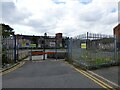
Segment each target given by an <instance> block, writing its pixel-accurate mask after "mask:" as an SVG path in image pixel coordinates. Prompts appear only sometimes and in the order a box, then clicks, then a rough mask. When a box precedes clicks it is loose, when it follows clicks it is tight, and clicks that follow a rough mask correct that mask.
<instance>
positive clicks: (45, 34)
mask: <svg viewBox="0 0 120 90" xmlns="http://www.w3.org/2000/svg"><path fill="white" fill-rule="evenodd" d="M46 36H47V33H44V46H43V52H44V54H43V60H45V39H46Z"/></svg>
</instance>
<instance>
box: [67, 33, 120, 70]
mask: <svg viewBox="0 0 120 90" xmlns="http://www.w3.org/2000/svg"><path fill="white" fill-rule="evenodd" d="M115 40H116V39H115V38H114V37H113V36H110V35H102V34H91V33H87V34H83V35H79V36H77V37H75V38H73V39H72V40H69V47H68V51H69V52H68V57H69V59H70V60H72V61H73V62H75V63H76V64H78V65H79V66H81V67H83V68H86V69H96V68H101V67H103V66H104V67H105V66H111V65H116V64H119V60H120V59H119V58H120V57H119V53H120V52H119V51H118V50H117V51H116V50H115V49H116V48H117V47H116V44H115Z"/></svg>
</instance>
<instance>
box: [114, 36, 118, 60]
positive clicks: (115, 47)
mask: <svg viewBox="0 0 120 90" xmlns="http://www.w3.org/2000/svg"><path fill="white" fill-rule="evenodd" d="M114 50H115V51H114V59H115V61H117V42H116V35H115V36H114Z"/></svg>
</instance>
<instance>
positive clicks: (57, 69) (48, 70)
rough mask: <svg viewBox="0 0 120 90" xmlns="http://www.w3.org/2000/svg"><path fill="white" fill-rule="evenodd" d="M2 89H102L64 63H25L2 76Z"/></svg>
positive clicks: (46, 61)
mask: <svg viewBox="0 0 120 90" xmlns="http://www.w3.org/2000/svg"><path fill="white" fill-rule="evenodd" d="M3 88H102V87H101V86H100V85H98V84H97V83H95V82H93V81H92V80H91V79H89V78H87V77H86V76H84V75H83V74H81V73H79V72H78V71H76V70H75V69H74V68H73V67H71V66H70V65H69V64H67V63H65V62H64V61H55V60H45V61H40V62H35V61H34V62H30V61H27V62H26V63H25V64H24V65H23V66H22V67H21V68H18V69H17V70H15V71H12V72H11V73H8V74H6V75H4V76H3Z"/></svg>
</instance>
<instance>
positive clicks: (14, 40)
mask: <svg viewBox="0 0 120 90" xmlns="http://www.w3.org/2000/svg"><path fill="white" fill-rule="evenodd" d="M13 37H14V63H16V59H17V57H16V35H15V34H13Z"/></svg>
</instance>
